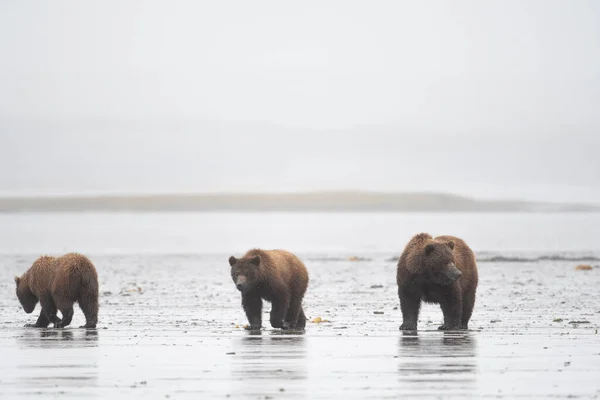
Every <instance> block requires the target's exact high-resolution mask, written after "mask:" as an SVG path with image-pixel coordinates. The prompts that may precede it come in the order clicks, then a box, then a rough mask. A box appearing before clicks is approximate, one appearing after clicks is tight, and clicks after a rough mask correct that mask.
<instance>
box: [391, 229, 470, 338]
mask: <svg viewBox="0 0 600 400" xmlns="http://www.w3.org/2000/svg"><path fill="white" fill-rule="evenodd" d="M477 280H478V277H477V265H476V264H475V255H474V254H473V251H472V250H471V249H470V248H469V246H467V244H466V243H465V242H464V241H463V240H462V239H459V238H457V237H454V236H438V237H436V238H435V239H434V238H432V237H431V235H429V234H427V233H420V234H418V235H415V236H414V237H413V238H412V239H411V240H410V241H409V242H408V244H407V245H406V247H405V248H404V252H403V253H402V255H401V256H400V261H398V268H397V271H396V281H397V283H398V297H399V298H400V308H401V310H402V319H403V321H402V325H401V326H400V329H401V330H416V329H417V321H418V317H419V309H420V307H421V300H423V301H425V302H427V303H437V304H439V305H440V306H441V308H442V312H443V313H444V324H443V325H441V326H440V327H439V328H438V329H441V330H455V329H468V325H469V319H470V318H471V314H472V313H473V306H474V305H475V292H476V290H477Z"/></svg>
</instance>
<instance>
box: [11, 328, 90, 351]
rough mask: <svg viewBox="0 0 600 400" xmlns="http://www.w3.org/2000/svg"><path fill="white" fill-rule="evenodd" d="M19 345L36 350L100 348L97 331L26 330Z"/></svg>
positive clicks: (20, 336)
mask: <svg viewBox="0 0 600 400" xmlns="http://www.w3.org/2000/svg"><path fill="white" fill-rule="evenodd" d="M17 341H18V343H20V344H22V345H25V346H27V347H34V348H81V347H97V346H98V330H96V329H54V328H47V329H36V328H26V329H24V330H23V334H22V335H19V336H17Z"/></svg>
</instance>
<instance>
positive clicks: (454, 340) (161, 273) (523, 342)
mask: <svg viewBox="0 0 600 400" xmlns="http://www.w3.org/2000/svg"><path fill="white" fill-rule="evenodd" d="M228 256H229V254H221V255H203V256H201V255H195V256H194V255H189V256H183V255H182V256H176V255H173V256H164V255H151V256H131V255H129V256H93V255H92V254H90V257H91V258H92V260H93V261H94V263H95V264H96V266H97V269H98V272H99V275H100V281H101V282H100V283H101V311H100V321H99V327H98V329H97V330H90V331H85V330H82V329H77V328H67V329H63V330H59V329H44V330H36V329H31V328H23V325H24V324H25V323H27V322H34V320H35V315H34V314H32V315H27V314H25V313H24V312H23V311H22V310H21V309H20V307H19V305H18V302H17V299H16V296H15V294H14V287H13V286H14V284H13V283H12V275H14V274H16V273H21V272H23V271H24V270H26V269H27V268H28V267H29V265H30V264H31V262H32V261H33V260H34V259H35V256H33V255H32V256H9V255H5V256H0V273H1V276H2V281H1V282H0V355H1V356H0V397H3V398H13V397H25V398H31V397H42V396H43V397H48V396H57V397H58V396H61V397H63V396H65V397H88V398H89V397H98V398H111V397H114V398H125V397H126V398H184V397H190V398H252V399H260V398H262V399H268V398H272V399H278V398H311V399H314V398H398V397H405V396H409V397H410V396H417V397H421V398H444V399H446V398H465V397H477V398H486V397H491V398H502V397H505V398H540V399H545V398H566V397H570V398H598V397H600V334H598V328H599V325H600V268H599V267H598V266H595V267H594V268H593V269H592V270H590V271H578V270H575V268H574V267H575V264H576V263H574V262H573V261H570V260H537V261H532V262H528V261H526V260H525V261H523V260H521V261H520V262H518V263H515V262H507V261H506V260H505V261H503V262H481V263H480V264H479V275H480V284H479V291H478V296H477V303H476V306H475V312H474V315H473V318H472V320H471V321H472V322H471V326H470V328H471V330H470V331H468V332H458V333H442V332H439V331H437V330H436V328H437V326H438V325H439V324H440V322H441V318H442V314H441V311H440V310H439V308H438V307H437V306H433V305H427V306H424V307H423V310H422V313H421V317H420V322H419V331H418V333H417V334H414V333H413V334H407V333H404V334H403V333H402V332H400V331H399V330H398V326H399V325H400V323H401V315H400V311H399V310H398V298H397V294H396V284H395V262H394V261H392V260H390V258H391V257H392V256H393V254H356V256H361V257H365V259H366V260H363V261H360V260H359V261H350V260H348V256H349V255H342V256H336V257H330V256H328V257H324V256H320V255H314V254H313V255H310V254H308V255H306V254H304V255H303V254H300V256H301V257H302V258H303V259H304V260H305V261H306V264H307V266H308V268H309V271H310V275H311V281H310V285H309V291H308V294H307V297H306V298H305V310H306V314H307V315H308V317H309V318H310V319H311V320H312V319H314V318H316V317H321V319H325V320H328V321H330V322H322V323H309V324H308V326H307V329H306V332H305V333H299V332H290V333H287V332H286V333H282V332H280V331H275V330H273V329H271V328H270V327H269V326H266V327H264V329H263V330H262V331H261V332H258V333H250V332H246V331H244V330H243V329H242V327H243V325H244V324H246V321H245V317H244V314H243V311H242V309H241V306H240V297H239V294H238V293H237V291H236V290H235V288H234V286H233V283H232V282H231V279H230V277H229V266H228V263H227V257H228ZM491 260H493V258H492V259H491ZM593 264H594V263H592V265H593ZM596 264H598V263H596ZM269 310H270V306H266V307H265V312H268V311H269ZM37 312H38V310H37V309H36V313H37ZM264 321H265V322H268V317H267V318H264ZM82 323H83V316H82V314H81V311H80V310H79V309H76V311H75V317H74V321H73V326H74V327H76V326H79V325H81V324H82Z"/></svg>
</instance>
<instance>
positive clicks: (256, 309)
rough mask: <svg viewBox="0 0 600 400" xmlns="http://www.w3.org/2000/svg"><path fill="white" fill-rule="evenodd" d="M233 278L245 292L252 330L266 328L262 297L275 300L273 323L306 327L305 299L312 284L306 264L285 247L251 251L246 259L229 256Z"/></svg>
mask: <svg viewBox="0 0 600 400" xmlns="http://www.w3.org/2000/svg"><path fill="white" fill-rule="evenodd" d="M229 264H230V265H231V278H232V279H233V282H234V283H236V285H238V284H239V285H238V286H239V287H238V289H240V291H242V306H243V307H244V311H245V312H246V316H247V317H248V322H249V326H248V329H253V330H254V329H260V328H261V327H262V299H264V300H266V301H269V302H271V304H272V307H271V318H270V320H271V321H270V322H271V326H272V327H273V328H282V329H304V327H305V325H306V316H305V315H304V310H303V309H302V298H303V297H304V293H306V288H307V287H308V271H307V270H306V266H305V265H304V263H303V262H302V261H300V259H299V258H298V257H296V256H295V255H294V254H292V253H290V252H287V251H284V250H260V249H253V250H250V251H248V252H247V253H246V254H245V255H244V256H243V257H242V258H240V259H237V258H235V257H234V256H231V257H230V258H229Z"/></svg>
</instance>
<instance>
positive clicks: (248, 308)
mask: <svg viewBox="0 0 600 400" xmlns="http://www.w3.org/2000/svg"><path fill="white" fill-rule="evenodd" d="M242 306H243V307H244V311H245V312H246V317H248V323H249V325H248V327H246V330H253V331H255V330H260V328H262V299H261V298H260V297H259V296H254V295H242Z"/></svg>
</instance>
